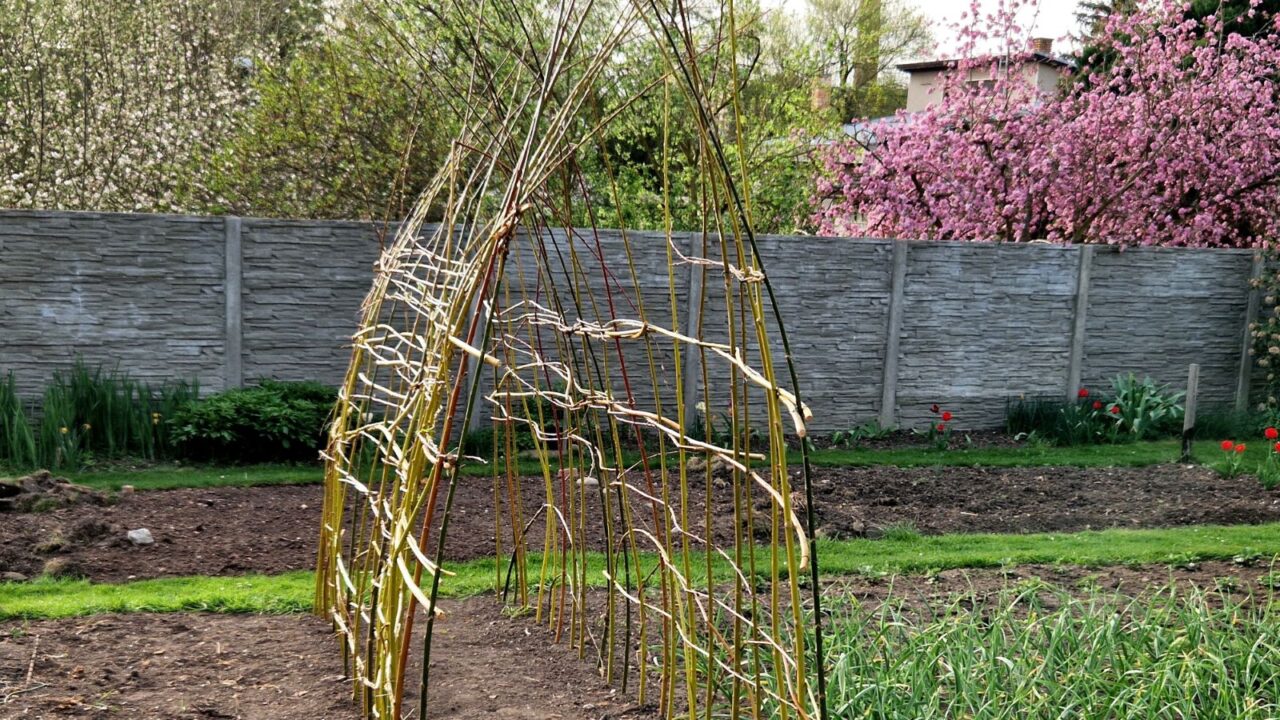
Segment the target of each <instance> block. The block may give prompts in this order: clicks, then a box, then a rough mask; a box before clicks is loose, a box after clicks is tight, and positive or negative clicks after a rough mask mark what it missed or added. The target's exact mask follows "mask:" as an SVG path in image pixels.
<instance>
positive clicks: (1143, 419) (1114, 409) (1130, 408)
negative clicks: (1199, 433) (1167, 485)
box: [1005, 373, 1184, 445]
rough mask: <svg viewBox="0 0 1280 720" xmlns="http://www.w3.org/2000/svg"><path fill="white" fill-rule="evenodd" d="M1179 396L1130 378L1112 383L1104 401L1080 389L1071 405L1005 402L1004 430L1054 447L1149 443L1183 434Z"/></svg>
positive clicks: (1047, 401) (1146, 380)
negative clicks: (1153, 440) (1053, 444)
mask: <svg viewBox="0 0 1280 720" xmlns="http://www.w3.org/2000/svg"><path fill="white" fill-rule="evenodd" d="M1183 395H1184V393H1182V392H1173V391H1171V390H1170V389H1169V387H1168V386H1166V385H1160V384H1158V383H1156V381H1154V380H1152V379H1151V378H1149V377H1144V378H1143V379H1141V380H1138V379H1137V376H1135V375H1134V374H1133V373H1129V374H1128V375H1119V376H1117V377H1116V378H1115V379H1114V380H1112V382H1111V393H1110V394H1109V396H1104V397H1106V399H1104V397H1095V396H1094V395H1093V394H1092V393H1090V391H1089V390H1087V389H1083V388H1082V389H1081V390H1080V394H1079V395H1078V396H1077V398H1076V400H1075V401H1074V402H1066V401H1063V400H1060V399H1058V398H1045V397H1040V398H1019V399H1017V400H1016V401H1012V402H1009V403H1008V404H1006V406H1005V430H1006V431H1007V432H1008V433H1009V434H1010V435H1015V436H1017V435H1022V436H1031V435H1032V434H1034V435H1035V436H1037V437H1043V438H1046V439H1048V440H1050V441H1052V442H1053V443H1055V444H1057V445H1086V444H1090V443H1106V442H1129V441H1133V440H1149V439H1151V438H1154V437H1160V436H1163V435H1172V434H1176V433H1177V432H1179V431H1180V430H1181V429H1182V417H1183V407H1182V398H1183Z"/></svg>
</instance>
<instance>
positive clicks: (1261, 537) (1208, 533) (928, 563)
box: [0, 523, 1280, 620]
mask: <svg viewBox="0 0 1280 720" xmlns="http://www.w3.org/2000/svg"><path fill="white" fill-rule="evenodd" d="M819 549H820V553H821V559H822V569H823V572H824V574H826V575H832V576H834V575H849V574H860V573H877V574H878V573H921V572H927V571H933V570H947V569H955V568H984V567H998V566H1001V565H1011V564H1031V563H1061V564H1067V565H1083V566H1104V565H1120V564H1130V563H1132V564H1148V563H1161V562H1182V561H1186V560H1189V559H1196V560H1226V559H1231V558H1233V557H1235V556H1237V555H1241V554H1259V555H1261V556H1263V557H1264V558H1268V559H1269V558H1271V557H1274V556H1275V555H1277V554H1280V523H1272V524H1268V525H1233V526H1201V527H1186V528H1172V529H1166V530H1103V531H1097V532H1079V533H1036V534H1027V535H994V534H992V535H939V536H919V537H904V538H900V539H895V540H844V541H831V542H823V543H821V544H820V545H819ZM646 560H647V562H654V558H653V557H648V558H646ZM494 562H495V561H494V560H493V559H492V558H487V559H480V560H474V561H471V562H467V563H458V564H451V565H448V566H447V569H448V570H449V571H450V572H452V573H454V574H453V575H452V576H450V577H448V578H446V579H445V580H444V582H443V583H442V584H441V592H442V594H443V595H444V596H445V597H466V596H470V595H478V594H481V593H484V592H489V591H491V590H493V584H494ZM501 562H502V567H503V568H504V569H505V567H506V561H505V560H503V561H501ZM538 562H539V560H538V558H537V556H536V555H531V556H530V558H529V564H530V572H531V574H533V575H534V576H535V577H536V574H537V565H538ZM603 569H604V559H603V557H602V556H599V555H592V556H591V557H590V558H589V569H588V577H589V578H591V582H592V583H593V584H595V585H603V584H604V578H603V575H602V571H603ZM717 573H718V574H721V576H722V577H723V578H727V577H728V573H729V568H728V566H727V565H725V564H724V563H723V562H718V564H717ZM313 583H314V576H313V574H312V573H310V572H292V573H285V574H283V575H270V576H264V575H245V576H234V577H206V576H194V577H181V578H164V579H158V580H140V581H136V582H130V583H123V584H118V585H117V584H105V583H101V584H100V583H90V582H87V581H84V580H66V579H48V578H42V579H39V580H35V581H33V582H27V583H0V620H12V619H15V618H26V619H44V618H62V617H74V616H80V615H93V614H98V613H108V612H185V611H207V612H222V613H290V612H303V611H307V610H310V608H311V595H312V591H313V588H314V585H313Z"/></svg>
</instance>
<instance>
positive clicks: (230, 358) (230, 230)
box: [222, 216, 244, 388]
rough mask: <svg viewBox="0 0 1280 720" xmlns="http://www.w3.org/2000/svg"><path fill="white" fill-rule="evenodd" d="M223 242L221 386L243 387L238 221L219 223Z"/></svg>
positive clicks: (241, 262) (227, 219)
mask: <svg viewBox="0 0 1280 720" xmlns="http://www.w3.org/2000/svg"><path fill="white" fill-rule="evenodd" d="M222 222H223V233H224V238H225V242H226V253H225V257H226V269H225V275H224V277H223V284H222V287H223V296H224V298H225V301H226V307H225V318H226V323H225V326H224V329H225V332H226V334H225V337H224V343H223V383H224V385H225V386H226V387H227V388H238V387H241V386H243V385H244V304H243V292H244V253H243V251H242V249H241V243H240V218H238V217H232V216H226V217H224V218H223V219H222Z"/></svg>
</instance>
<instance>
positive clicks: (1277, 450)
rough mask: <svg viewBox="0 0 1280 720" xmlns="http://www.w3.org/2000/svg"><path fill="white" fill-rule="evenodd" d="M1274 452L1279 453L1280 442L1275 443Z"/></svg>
mask: <svg viewBox="0 0 1280 720" xmlns="http://www.w3.org/2000/svg"><path fill="white" fill-rule="evenodd" d="M1276 452H1278V453H1280V442H1278V443H1276Z"/></svg>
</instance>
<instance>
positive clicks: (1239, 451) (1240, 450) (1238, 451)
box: [1236, 443, 1244, 453]
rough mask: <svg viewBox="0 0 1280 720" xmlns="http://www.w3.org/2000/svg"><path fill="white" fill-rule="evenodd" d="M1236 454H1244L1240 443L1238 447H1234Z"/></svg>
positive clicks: (1242, 444) (1242, 445)
mask: <svg viewBox="0 0 1280 720" xmlns="http://www.w3.org/2000/svg"><path fill="white" fill-rule="evenodd" d="M1236 452H1237V453H1242V452H1244V443H1240V444H1239V445H1237V446H1236Z"/></svg>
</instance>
